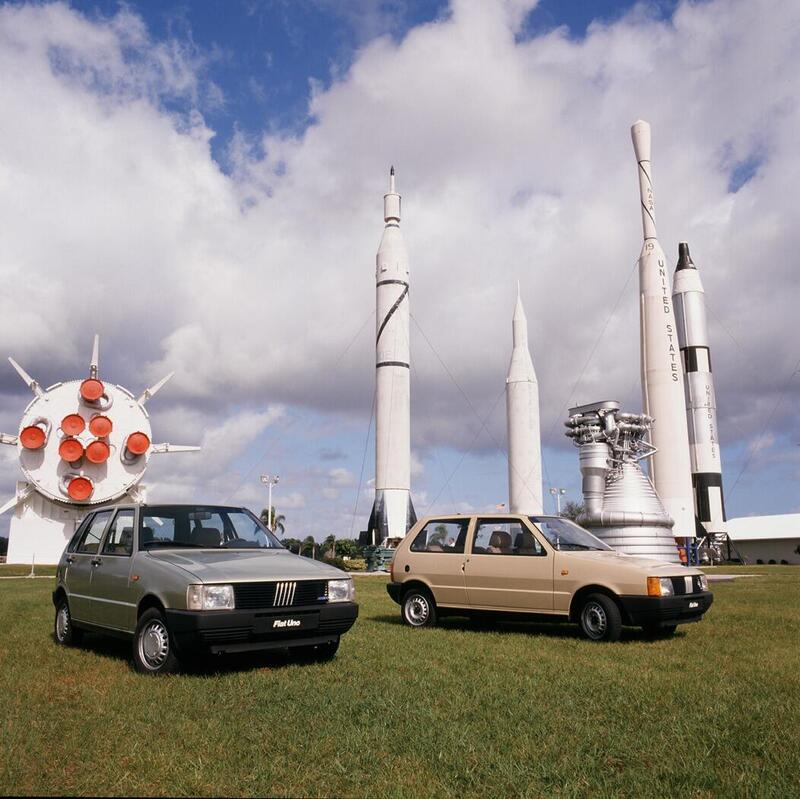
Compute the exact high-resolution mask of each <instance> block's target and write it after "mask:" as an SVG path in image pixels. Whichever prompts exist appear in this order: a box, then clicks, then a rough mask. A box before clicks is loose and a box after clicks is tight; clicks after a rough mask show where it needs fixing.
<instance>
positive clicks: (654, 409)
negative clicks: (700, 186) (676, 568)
mask: <svg viewBox="0 0 800 799" xmlns="http://www.w3.org/2000/svg"><path fill="white" fill-rule="evenodd" d="M631 138H632V140H633V148H634V151H635V153H636V162H637V165H638V174H639V196H640V200H641V212H642V231H643V234H644V242H643V244H642V251H641V254H640V255H639V313H640V325H641V367H642V399H643V403H644V412H645V413H646V414H648V415H649V416H651V417H653V429H652V433H651V438H650V440H651V442H652V444H653V445H654V447H655V452H654V456H653V459H652V461H651V462H650V476H651V477H652V479H653V485H654V486H655V487H656V490H657V491H658V494H659V496H660V497H661V499H662V501H663V503H664V506H665V507H666V509H667V511H668V512H669V514H670V516H672V518H673V519H674V521H675V527H674V535H675V537H676V538H684V537H694V535H695V523H694V499H693V496H692V481H691V477H690V474H691V471H690V470H691V467H690V459H689V442H688V434H687V430H686V411H685V404H684V397H683V368H682V366H681V357H680V351H679V346H678V337H677V331H676V324H675V315H674V313H673V309H672V296H671V292H670V287H669V275H668V273H667V263H666V256H665V255H664V251H663V250H662V249H661V245H660V244H659V243H658V236H657V234H656V218H655V202H654V194H653V181H652V166H651V162H650V125H648V124H647V122H643V121H641V120H639V121H638V122H636V123H635V124H634V125H633V127H632V128H631Z"/></svg>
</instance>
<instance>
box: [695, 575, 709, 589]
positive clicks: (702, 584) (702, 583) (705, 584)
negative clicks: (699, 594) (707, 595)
mask: <svg viewBox="0 0 800 799" xmlns="http://www.w3.org/2000/svg"><path fill="white" fill-rule="evenodd" d="M697 582H698V583H699V584H700V590H701V591H708V577H706V576H705V574H701V575H700V576H699V577H698V578H697Z"/></svg>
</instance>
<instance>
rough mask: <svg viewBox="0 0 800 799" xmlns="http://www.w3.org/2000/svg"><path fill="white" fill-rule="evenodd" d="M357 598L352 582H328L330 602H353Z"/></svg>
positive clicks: (348, 580)
mask: <svg viewBox="0 0 800 799" xmlns="http://www.w3.org/2000/svg"><path fill="white" fill-rule="evenodd" d="M355 597H356V589H355V588H354V587H353V581H352V580H350V579H347V580H328V602H352V601H353V600H354V599H355Z"/></svg>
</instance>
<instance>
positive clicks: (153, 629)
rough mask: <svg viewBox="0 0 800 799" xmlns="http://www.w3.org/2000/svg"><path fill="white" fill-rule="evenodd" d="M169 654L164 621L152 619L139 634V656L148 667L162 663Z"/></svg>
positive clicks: (154, 667) (155, 667)
mask: <svg viewBox="0 0 800 799" xmlns="http://www.w3.org/2000/svg"><path fill="white" fill-rule="evenodd" d="M167 655H169V633H168V632H167V628H166V627H165V626H164V623H163V622H161V621H158V620H156V619H154V620H153V621H151V622H149V623H148V624H147V626H146V627H145V628H144V629H143V630H142V632H141V633H140V634H139V657H140V659H141V661H142V662H143V663H144V664H145V666H147V668H149V669H154V670H155V669H157V668H159V667H160V666H163V665H164V661H165V660H166V659H167Z"/></svg>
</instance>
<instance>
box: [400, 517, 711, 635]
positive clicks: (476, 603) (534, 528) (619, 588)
mask: <svg viewBox="0 0 800 799" xmlns="http://www.w3.org/2000/svg"><path fill="white" fill-rule="evenodd" d="M387 589H388V591H389V596H391V598H392V599H393V600H394V601H395V602H397V603H398V604H399V605H400V612H401V616H402V619H403V621H404V622H405V623H406V624H408V625H410V626H412V627H425V626H430V625H432V624H435V623H436V618H437V615H439V616H442V615H445V614H452V615H469V616H479V615H484V614H491V615H505V614H514V615H513V616H512V618H522V615H521V614H526V615H527V616H528V617H530V618H532V619H537V618H538V619H540V620H548V621H571V622H577V624H578V626H579V627H580V630H581V633H582V634H583V635H584V637H586V638H589V639H590V640H592V641H616V640H617V639H618V638H619V636H620V633H621V631H622V626H623V625H632V626H638V627H642V628H644V630H645V631H647V632H648V633H649V634H652V635H664V636H668V635H672V633H674V632H675V627H676V626H677V625H678V624H684V623H686V622H693V621H699V620H700V619H701V618H702V616H703V614H704V613H705V612H706V611H707V610H708V609H709V607H711V602H712V601H713V596H712V594H711V593H710V592H709V590H708V582H707V580H706V576H705V575H704V574H703V573H702V572H701V571H700V570H699V569H692V568H685V567H683V566H681V565H679V564H674V563H663V562H659V561H658V560H655V559H652V558H647V557H641V556H634V555H624V554H622V553H620V552H616V551H615V550H613V549H611V547H609V546H608V545H607V544H604V543H603V542H602V541H601V540H600V539H599V538H596V537H595V536H593V535H592V534H591V533H588V532H587V531H586V530H584V529H583V528H582V527H579V526H578V525H576V524H574V523H572V522H570V521H568V520H567V519H563V518H560V517H557V516H516V515H509V514H494V515H474V516H460V515H457V516H436V517H428V518H425V519H421V520H420V521H419V522H417V523H416V524H415V525H414V526H413V527H412V528H411V530H410V531H409V533H408V535H407V536H406V537H405V538H404V539H403V540H402V542H401V543H400V545H399V547H398V548H397V552H396V553H395V556H394V560H393V561H392V566H391V581H390V583H389V584H388V586H387Z"/></svg>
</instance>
